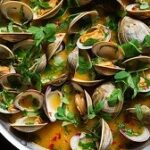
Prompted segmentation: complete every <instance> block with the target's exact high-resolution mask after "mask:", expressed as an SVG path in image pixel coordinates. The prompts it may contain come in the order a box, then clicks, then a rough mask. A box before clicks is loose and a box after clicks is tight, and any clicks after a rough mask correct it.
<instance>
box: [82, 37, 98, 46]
mask: <svg viewBox="0 0 150 150" xmlns="http://www.w3.org/2000/svg"><path fill="white" fill-rule="evenodd" d="M97 42H98V40H97V39H93V38H89V39H87V40H86V41H85V42H83V45H84V46H92V45H94V44H95V43H97Z"/></svg>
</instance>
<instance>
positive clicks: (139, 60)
mask: <svg viewBox="0 0 150 150" xmlns="http://www.w3.org/2000/svg"><path fill="white" fill-rule="evenodd" d="M122 64H123V65H124V66H125V68H126V69H127V70H130V71H141V70H147V69H149V68H150V57H149V56H142V55H140V56H137V57H132V58H129V59H127V60H125V61H124V62H123V63H122Z"/></svg>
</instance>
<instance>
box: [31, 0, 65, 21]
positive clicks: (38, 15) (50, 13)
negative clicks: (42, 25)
mask: <svg viewBox="0 0 150 150" xmlns="http://www.w3.org/2000/svg"><path fill="white" fill-rule="evenodd" d="M63 2H64V0H59V1H58V3H57V4H56V6H55V7H54V8H52V9H46V10H39V12H38V11H33V20H40V19H49V18H52V17H54V16H55V15H56V14H57V13H58V12H59V10H60V8H61V6H62V4H63Z"/></svg>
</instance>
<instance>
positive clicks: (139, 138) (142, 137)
mask: <svg viewBox="0 0 150 150" xmlns="http://www.w3.org/2000/svg"><path fill="white" fill-rule="evenodd" d="M120 133H121V134H122V135H124V136H125V137H126V138H127V139H129V140H131V141H133V142H145V141H147V140H148V139H149V138H150V132H149V130H148V129H147V128H146V127H143V132H142V134H140V135H138V136H129V135H127V134H126V133H125V132H124V131H123V130H122V129H121V130H120Z"/></svg>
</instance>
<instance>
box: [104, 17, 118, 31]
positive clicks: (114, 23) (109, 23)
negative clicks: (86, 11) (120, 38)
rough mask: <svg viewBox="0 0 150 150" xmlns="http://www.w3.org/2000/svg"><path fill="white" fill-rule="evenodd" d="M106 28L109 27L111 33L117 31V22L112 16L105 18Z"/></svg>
mask: <svg viewBox="0 0 150 150" xmlns="http://www.w3.org/2000/svg"><path fill="white" fill-rule="evenodd" d="M106 26H107V27H109V28H110V29H111V30H113V31H117V29H118V20H117V19H116V17H114V16H109V17H107V18H106Z"/></svg>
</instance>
